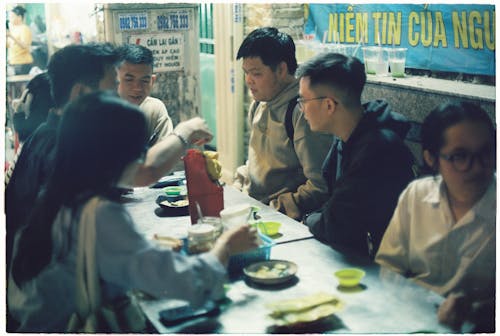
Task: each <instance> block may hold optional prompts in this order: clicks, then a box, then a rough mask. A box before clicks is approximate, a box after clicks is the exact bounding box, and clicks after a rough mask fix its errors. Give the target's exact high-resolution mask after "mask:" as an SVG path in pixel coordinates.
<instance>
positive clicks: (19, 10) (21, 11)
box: [11, 6, 26, 18]
mask: <svg viewBox="0 0 500 336" xmlns="http://www.w3.org/2000/svg"><path fill="white" fill-rule="evenodd" d="M11 12H13V13H14V14H16V15H18V16H21V17H23V18H24V14H25V13H26V8H24V7H23V6H16V7H14V8H12V10H11Z"/></svg>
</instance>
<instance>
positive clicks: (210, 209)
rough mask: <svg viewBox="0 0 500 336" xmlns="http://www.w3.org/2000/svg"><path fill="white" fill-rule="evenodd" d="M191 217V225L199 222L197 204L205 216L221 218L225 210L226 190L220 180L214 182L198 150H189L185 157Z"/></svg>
mask: <svg viewBox="0 0 500 336" xmlns="http://www.w3.org/2000/svg"><path fill="white" fill-rule="evenodd" d="M184 169H185V172H186V185H187V196H188V200H189V216H190V217H191V224H196V223H197V222H198V211H197V209H196V203H198V204H199V205H200V208H201V212H202V214H203V216H212V217H219V216H220V212H221V210H222V209H224V189H223V188H222V186H221V185H220V184H219V181H218V180H215V181H214V180H213V179H212V178H211V177H210V176H209V174H208V172H207V165H206V160H205V157H204V155H203V153H202V151H200V150H198V149H188V150H187V153H186V155H185V156H184Z"/></svg>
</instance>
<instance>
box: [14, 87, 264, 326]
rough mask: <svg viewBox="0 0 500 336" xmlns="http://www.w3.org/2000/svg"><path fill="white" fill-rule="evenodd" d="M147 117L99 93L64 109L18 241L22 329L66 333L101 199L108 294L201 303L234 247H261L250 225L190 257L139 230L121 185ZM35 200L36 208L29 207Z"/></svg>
mask: <svg viewBox="0 0 500 336" xmlns="http://www.w3.org/2000/svg"><path fill="white" fill-rule="evenodd" d="M145 145H146V124H145V119H144V116H143V114H142V112H141V111H140V110H139V109H138V108H137V107H135V106H133V105H131V104H129V103H127V102H125V101H123V100H121V99H120V98H118V97H116V96H115V95H112V94H109V93H102V92H101V93H92V94H89V95H86V96H84V97H82V98H80V99H78V100H76V101H75V102H73V103H71V104H70V105H69V106H68V107H67V108H66V110H65V112H64V114H63V117H62V120H61V123H60V126H59V129H58V138H57V148H56V154H55V155H56V157H55V166H54V169H53V172H52V175H51V177H50V179H49V182H48V184H47V185H46V188H45V190H44V191H43V193H42V194H41V197H40V198H39V199H38V202H37V203H36V205H35V208H34V209H33V212H32V215H31V217H30V219H29V220H28V224H27V226H26V227H25V228H24V229H23V230H22V231H21V232H20V234H19V236H18V239H17V241H16V245H15V254H14V260H13V263H12V272H11V276H10V278H9V288H8V294H9V296H8V298H9V302H8V308H9V311H10V313H11V314H12V316H13V317H14V318H15V319H16V320H17V321H18V322H19V323H20V328H19V329H18V331H25V332H64V331H65V328H66V325H67V322H68V320H69V317H70V315H71V313H73V312H75V282H76V281H75V268H76V266H75V258H76V247H77V245H78V239H79V236H78V228H79V226H80V225H83V224H82V223H86V222H85V221H83V220H82V219H81V216H80V215H81V213H82V209H85V207H86V206H88V204H89V203H90V202H88V201H89V200H91V199H95V197H96V196H97V197H98V202H97V205H96V206H95V230H96V232H95V243H96V247H95V249H96V266H97V273H98V277H99V279H100V280H101V283H102V284H103V285H102V288H103V290H102V292H103V293H102V296H103V301H106V300H109V299H114V298H116V297H117V296H120V295H123V294H124V293H125V292H126V291H127V290H129V289H139V290H142V291H144V292H146V293H148V294H150V295H153V296H156V297H171V298H180V299H184V300H187V301H190V302H191V303H192V304H193V305H195V306H196V305H200V304H201V303H203V302H204V301H206V300H208V299H214V298H219V297H220V296H221V295H222V293H223V283H224V280H225V273H226V272H225V268H224V266H225V265H227V262H228V258H229V256H230V255H232V254H236V253H241V252H243V251H246V250H249V249H251V248H254V247H256V244H257V243H256V232H255V230H253V229H250V228H249V226H248V225H245V226H242V227H241V228H238V229H235V230H230V231H227V232H225V233H224V234H223V235H222V236H221V237H220V238H219V239H218V241H217V242H216V244H215V246H214V248H213V249H212V250H211V251H210V252H208V253H204V254H201V255H199V256H192V257H186V256H183V255H180V254H178V253H175V252H172V251H170V250H162V249H159V248H158V247H156V246H155V245H154V244H152V243H150V242H149V241H147V240H145V238H144V237H143V236H142V235H141V234H140V233H139V232H137V230H136V229H135V227H134V223H133V222H132V219H131V218H130V216H129V214H128V213H127V211H126V210H125V209H124V207H123V206H122V205H121V204H119V203H118V202H117V201H118V193H117V192H116V187H117V186H122V187H124V186H129V185H131V183H132V180H133V178H134V175H135V171H136V169H137V167H138V166H139V163H140V162H141V161H142V160H143V159H144V155H145V150H146V148H145ZM27 206H29V205H27Z"/></svg>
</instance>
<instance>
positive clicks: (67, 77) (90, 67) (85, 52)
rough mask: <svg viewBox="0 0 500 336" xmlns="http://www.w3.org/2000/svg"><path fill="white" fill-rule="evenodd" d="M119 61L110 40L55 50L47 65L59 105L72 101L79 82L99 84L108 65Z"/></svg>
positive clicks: (89, 84) (92, 84) (94, 86)
mask: <svg viewBox="0 0 500 336" xmlns="http://www.w3.org/2000/svg"><path fill="white" fill-rule="evenodd" d="M117 62H118V53H117V51H116V48H115V47H114V46H113V45H112V44H110V43H88V44H81V45H76V44H72V45H68V46H66V47H64V48H62V49H60V50H58V51H56V53H54V55H52V57H51V58H50V61H49V64H48V66H47V72H48V74H49V77H50V89H51V93H52V97H53V98H54V103H55V105H56V107H63V106H64V105H65V104H66V103H67V102H68V101H69V96H70V93H71V89H72V88H73V86H74V85H75V84H76V83H84V84H85V85H88V86H90V87H92V88H97V87H98V86H99V82H100V81H101V79H102V78H103V77H104V74H105V72H106V69H107V68H108V67H110V66H115V65H116V63H117Z"/></svg>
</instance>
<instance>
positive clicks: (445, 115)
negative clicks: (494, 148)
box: [420, 101, 496, 168]
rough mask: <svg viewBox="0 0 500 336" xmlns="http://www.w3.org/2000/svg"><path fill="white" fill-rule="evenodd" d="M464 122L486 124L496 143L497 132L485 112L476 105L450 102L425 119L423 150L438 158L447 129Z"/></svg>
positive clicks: (433, 111)
mask: <svg viewBox="0 0 500 336" xmlns="http://www.w3.org/2000/svg"><path fill="white" fill-rule="evenodd" d="M462 121H470V122H481V123H484V124H485V125H486V126H487V127H488V130H489V132H490V136H491V140H492V142H493V143H494V142H495V139H496V130H495V127H494V125H493V121H492V120H491V118H490V116H489V115H488V113H486V111H485V110H483V109H482V108H481V107H480V106H479V105H477V104H475V103H471V102H467V101H449V102H445V103H442V104H441V105H439V106H438V107H436V108H434V109H433V110H432V111H431V112H430V113H429V114H428V115H427V117H425V119H424V121H423V123H422V127H421V129H420V137H421V139H422V150H427V151H429V153H430V154H431V155H432V156H434V157H438V155H439V152H440V150H441V148H442V147H443V146H444V141H445V139H444V133H445V131H446V129H448V128H449V127H451V126H453V125H455V124H458V123H460V122H462ZM431 168H432V167H431Z"/></svg>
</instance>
